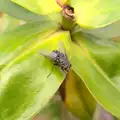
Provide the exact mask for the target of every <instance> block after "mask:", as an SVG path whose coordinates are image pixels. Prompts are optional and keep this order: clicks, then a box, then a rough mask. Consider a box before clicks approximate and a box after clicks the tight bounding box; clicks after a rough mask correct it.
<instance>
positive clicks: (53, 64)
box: [47, 63, 57, 78]
mask: <svg viewBox="0 0 120 120" xmlns="http://www.w3.org/2000/svg"><path fill="white" fill-rule="evenodd" d="M55 65H57V64H55V63H54V64H53V65H52V70H51V72H50V73H49V74H48V75H47V78H48V77H49V76H50V75H51V74H52V72H53V69H54V66H55Z"/></svg>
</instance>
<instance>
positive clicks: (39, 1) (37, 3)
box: [11, 0, 66, 14]
mask: <svg viewBox="0 0 120 120" xmlns="http://www.w3.org/2000/svg"><path fill="white" fill-rule="evenodd" d="M11 1H13V2H15V3H17V4H19V5H21V6H23V7H24V8H26V9H28V10H30V11H32V12H35V13H38V14H49V13H53V12H58V11H60V10H61V8H60V6H58V4H57V2H56V0H11ZM65 1H66V0H63V1H62V3H64V2H65Z"/></svg>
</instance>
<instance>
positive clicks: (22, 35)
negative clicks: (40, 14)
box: [0, 21, 57, 66]
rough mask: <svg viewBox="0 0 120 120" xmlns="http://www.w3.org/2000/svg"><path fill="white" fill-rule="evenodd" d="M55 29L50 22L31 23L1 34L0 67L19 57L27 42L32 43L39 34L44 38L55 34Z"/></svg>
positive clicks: (54, 25)
mask: <svg viewBox="0 0 120 120" xmlns="http://www.w3.org/2000/svg"><path fill="white" fill-rule="evenodd" d="M48 23H49V25H48ZM56 29H57V25H56V24H54V23H51V22H50V21H48V22H41V23H39V22H32V23H28V24H25V25H22V26H20V27H18V28H16V29H15V30H12V31H9V32H7V33H4V34H2V35H1V36H0V65H1V66H4V65H5V64H7V63H8V62H9V61H10V60H11V59H13V58H14V57H15V56H17V55H19V54H20V53H21V52H22V51H23V48H25V45H27V44H28V42H31V43H32V42H34V40H35V39H36V38H34V37H35V36H37V35H39V34H41V35H43V36H44V37H45V36H48V35H49V34H51V33H53V32H55V31H56ZM41 39H42V37H41ZM28 45H29V44H28Z"/></svg>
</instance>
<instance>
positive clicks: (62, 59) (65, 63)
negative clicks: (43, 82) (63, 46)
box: [40, 50, 71, 78]
mask: <svg viewBox="0 0 120 120" xmlns="http://www.w3.org/2000/svg"><path fill="white" fill-rule="evenodd" d="M40 54H41V55H43V56H45V57H47V58H49V59H50V60H51V61H52V62H53V63H54V64H53V67H54V65H57V66H59V67H60V68H61V70H62V71H63V72H64V73H65V74H66V75H67V74H68V72H69V70H70V68H71V64H70V62H69V60H68V57H67V54H64V53H62V52H60V51H58V50H53V51H52V52H51V53H50V54H49V55H45V54H43V53H40ZM53 67H52V71H53ZM50 75H51V73H50V74H49V75H48V76H47V78H48V77H49V76H50Z"/></svg>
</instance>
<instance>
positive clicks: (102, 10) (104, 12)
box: [70, 0, 120, 28]
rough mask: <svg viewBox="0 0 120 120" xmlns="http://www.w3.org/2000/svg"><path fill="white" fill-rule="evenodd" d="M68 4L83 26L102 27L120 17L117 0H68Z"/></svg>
mask: <svg viewBox="0 0 120 120" xmlns="http://www.w3.org/2000/svg"><path fill="white" fill-rule="evenodd" d="M70 4H71V6H72V7H74V9H75V14H76V22H77V23H78V24H79V25H81V26H83V27H90V28H98V27H103V26H106V25H108V24H110V23H113V22H115V21H117V20H119V19H120V14H119V11H120V7H119V6H120V1H119V0H70Z"/></svg>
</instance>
